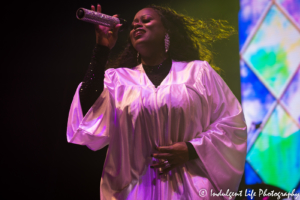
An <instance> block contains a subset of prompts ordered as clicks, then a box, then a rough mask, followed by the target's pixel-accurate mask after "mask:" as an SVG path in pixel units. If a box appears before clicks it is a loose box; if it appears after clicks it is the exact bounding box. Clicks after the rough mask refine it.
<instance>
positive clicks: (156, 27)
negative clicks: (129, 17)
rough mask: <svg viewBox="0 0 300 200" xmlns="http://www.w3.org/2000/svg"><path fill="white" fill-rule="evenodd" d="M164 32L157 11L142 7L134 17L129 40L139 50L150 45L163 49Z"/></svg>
mask: <svg viewBox="0 0 300 200" xmlns="http://www.w3.org/2000/svg"><path fill="white" fill-rule="evenodd" d="M165 32H166V30H165V28H164V26H163V23H162V21H161V18H160V16H159V15H158V13H157V12H156V11H155V10H153V9H152V8H144V9H142V10H140V11H139V12H138V13H137V14H136V15H135V17H134V20H133V22H132V24H131V31H130V40H131V43H132V45H133V47H134V48H135V49H136V50H137V51H139V52H140V50H141V49H145V48H147V47H150V46H151V47H155V48H157V50H160V49H164V38H165ZM146 50H147V49H146Z"/></svg>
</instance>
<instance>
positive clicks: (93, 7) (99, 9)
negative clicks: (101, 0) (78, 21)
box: [91, 4, 102, 13]
mask: <svg viewBox="0 0 300 200" xmlns="http://www.w3.org/2000/svg"><path fill="white" fill-rule="evenodd" d="M91 10H92V11H95V6H94V5H91ZM101 11H102V8H101V5H100V4H97V12H99V13H101Z"/></svg>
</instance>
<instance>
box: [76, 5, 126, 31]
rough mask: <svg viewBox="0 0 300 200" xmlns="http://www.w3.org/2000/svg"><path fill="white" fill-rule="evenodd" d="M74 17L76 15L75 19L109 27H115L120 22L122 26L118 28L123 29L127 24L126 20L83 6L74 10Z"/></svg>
mask: <svg viewBox="0 0 300 200" xmlns="http://www.w3.org/2000/svg"><path fill="white" fill-rule="evenodd" d="M76 17H77V19H79V20H82V21H85V22H89V23H93V24H98V25H102V26H106V27H110V28H113V27H115V26H116V25H117V24H122V26H121V27H120V30H124V29H125V28H127V25H128V23H127V21H126V20H124V19H121V18H117V17H112V16H109V15H105V14H103V13H99V12H96V11H92V10H88V9H85V8H79V9H78V10H77V11H76Z"/></svg>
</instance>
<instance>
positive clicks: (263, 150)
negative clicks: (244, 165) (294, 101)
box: [246, 105, 300, 191]
mask: <svg viewBox="0 0 300 200" xmlns="http://www.w3.org/2000/svg"><path fill="white" fill-rule="evenodd" d="M299 141H300V130H299V128H298V127H297V126H296V124H295V123H294V122H293V120H292V119H291V117H290V116H289V115H287V114H286V112H285V111H284V110H283V108H282V107H281V106H280V105H278V106H277V107H276V108H275V110H274V111H273V113H272V115H271V116H270V118H269V120H268V122H267V123H266V125H265V127H264V128H263V130H262V132H261V133H260V135H259V136H258V138H257V140H256V142H255V143H254V144H253V146H252V148H251V149H250V151H249V152H248V154H247V157H246V160H247V161H248V162H249V163H250V164H251V166H252V167H253V169H254V170H255V171H256V172H257V173H258V175H259V176H260V177H261V178H262V180H263V182H264V183H266V184H269V185H274V186H277V187H279V188H282V189H283V190H286V191H291V190H293V189H295V188H296V187H297V185H298V183H299V180H300V158H299V152H300V145H299Z"/></svg>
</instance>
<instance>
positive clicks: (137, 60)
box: [136, 52, 140, 64]
mask: <svg viewBox="0 0 300 200" xmlns="http://www.w3.org/2000/svg"><path fill="white" fill-rule="evenodd" d="M139 57H140V53H139V52H137V55H136V62H137V64H139Z"/></svg>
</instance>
